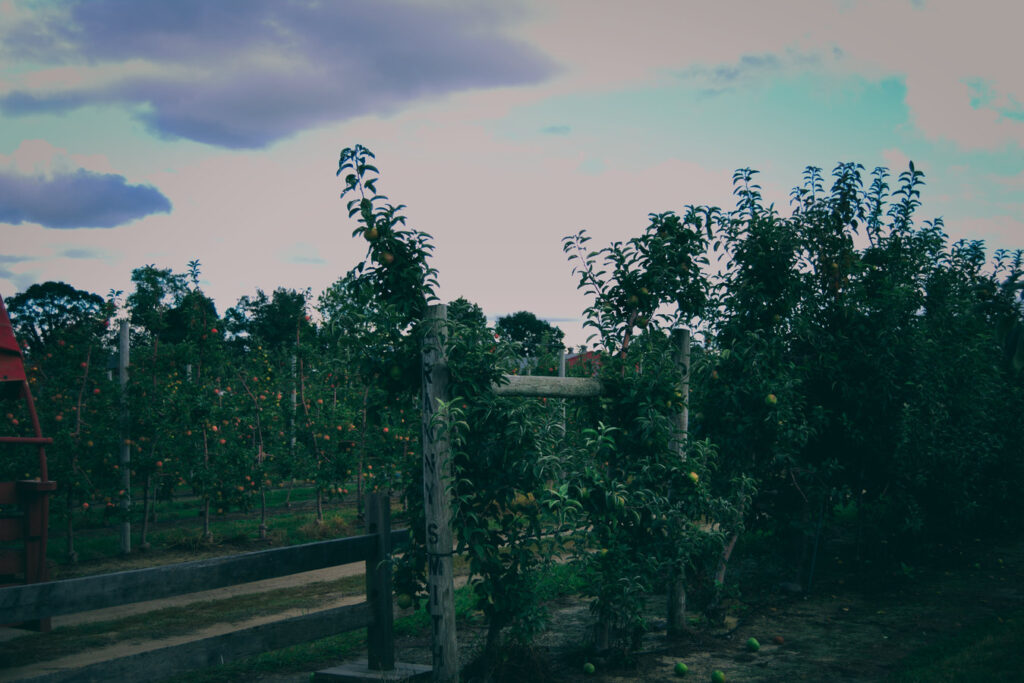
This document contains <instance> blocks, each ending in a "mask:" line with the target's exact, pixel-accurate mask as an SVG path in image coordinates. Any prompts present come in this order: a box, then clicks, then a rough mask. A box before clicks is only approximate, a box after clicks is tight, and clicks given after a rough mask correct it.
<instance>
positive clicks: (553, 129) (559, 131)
mask: <svg viewBox="0 0 1024 683" xmlns="http://www.w3.org/2000/svg"><path fill="white" fill-rule="evenodd" d="M540 132H541V133H544V134H545V135H568V134H569V133H570V132H572V127H571V126H566V125H560V126H545V127H544V128H541V130H540Z"/></svg>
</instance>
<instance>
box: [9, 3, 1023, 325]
mask: <svg viewBox="0 0 1024 683" xmlns="http://www.w3.org/2000/svg"><path fill="white" fill-rule="evenodd" d="M1022 26H1024V3H1019V2H1010V1H1006V0H1004V1H982V0H972V1H971V2H964V1H963V0H949V1H946V0H935V1H933V0H921V1H917V2H910V1H905V2H901V1H898V0H885V1H877V2H876V1H859V0H838V1H828V0H807V1H806V2H790V1H782V2H761V1H754V0H750V1H737V2H732V1H728V0H716V1H715V2H695V1H694V2H688V1H682V0H676V1H673V2H669V1H664V2H654V1H650V0H633V1H631V2H608V1H603V0H515V1H512V0H503V1H502V2H500V3H497V2H483V1H480V2H471V1H468V0H459V1H455V0H452V1H450V2H440V1H436V0H402V1H399V0H373V1H370V0H351V1H348V2H322V1H314V0H224V1H221V2H213V1H212V0H79V1H75V0H67V1H64V2H58V1H53V0H49V1H38V2H28V1H25V2H23V1H20V0H0V294H3V295H4V296H10V295H12V294H14V293H16V292H18V291H22V290H24V289H25V288H27V287H28V286H29V285H31V284H33V283H36V282H43V281H46V280H63V281H65V282H68V283H69V284H72V285H74V286H75V287H78V288H81V289H86V290H89V291H93V292H96V293H99V294H102V295H106V294H107V292H108V291H109V290H111V289H121V290H129V289H130V276H131V271H132V269H133V268H136V267H139V266H142V265H146V264H155V265H157V266H160V267H166V268H173V269H174V270H175V271H177V272H184V271H185V269H186V264H187V262H188V261H190V260H192V259H198V260H199V261H200V262H201V263H202V285H203V288H204V290H205V291H206V292H207V294H209V295H210V296H212V297H213V298H214V300H215V301H216V303H217V306H218V310H219V311H221V312H223V311H224V310H225V309H226V308H228V307H230V306H231V305H233V304H234V303H235V302H236V301H237V300H238V298H239V297H240V296H242V295H244V294H250V295H251V294H253V293H255V291H256V289H257V288H261V289H263V290H265V291H267V292H268V293H269V292H270V291H271V290H273V289H274V288H276V287H279V286H283V287H289V288H296V289H300V290H301V289H305V288H310V289H311V290H312V294H313V296H314V298H315V297H316V295H318V294H319V293H320V292H321V291H322V290H323V289H324V288H325V287H327V286H328V285H330V284H331V283H332V282H333V281H335V280H336V279H337V278H338V277H340V276H342V275H343V274H344V273H345V272H347V271H348V270H349V269H350V268H351V267H352V266H353V265H355V264H356V263H357V262H358V261H359V260H360V259H361V258H362V256H363V255H364V253H365V249H366V244H365V242H363V241H362V240H357V239H353V238H352V237H351V232H352V229H353V228H354V227H355V226H354V224H353V223H352V222H350V221H349V219H348V218H347V214H346V211H345V203H344V202H343V201H341V200H340V199H339V198H338V194H339V192H340V190H341V186H340V184H339V182H338V180H337V179H336V178H335V170H336V169H337V160H338V153H339V151H340V150H341V149H342V148H344V147H347V146H351V145H354V144H356V143H361V144H363V145H365V146H367V147H369V148H370V149H372V150H373V151H374V152H375V153H376V155H377V161H378V166H379V167H380V169H381V171H382V179H381V182H380V185H379V189H380V190H381V191H383V192H384V194H386V195H388V196H389V197H390V199H391V200H392V201H393V202H397V203H402V204H406V205H407V207H408V208H407V209H406V212H405V213H406V214H407V216H408V218H409V225H410V226H411V227H415V228H418V229H420V230H423V231H425V232H428V233H430V234H431V235H433V236H434V241H435V244H436V256H435V258H434V265H435V267H437V268H438V269H439V271H440V283H441V292H440V294H441V297H442V299H443V300H446V301H448V300H452V299H454V298H457V297H459V296H465V297H466V298H468V299H469V300H471V301H474V302H476V303H478V304H479V305H480V306H481V307H482V308H483V309H484V311H485V312H486V313H487V314H488V315H489V316H490V317H492V319H493V318H494V317H496V316H500V315H504V314H508V313H511V312H514V311H518V310H529V311H532V312H533V313H535V314H537V315H538V316H540V317H542V318H545V319H548V320H550V321H552V322H553V323H555V324H558V325H560V326H562V327H563V329H565V331H566V332H567V341H568V342H569V343H572V344H578V343H580V342H582V341H583V340H584V338H585V333H583V332H582V331H581V327H580V316H581V314H582V311H583V309H584V308H585V306H586V305H587V302H586V300H585V299H584V297H583V295H582V294H580V293H579V292H577V291H576V286H575V285H576V283H575V280H574V278H573V276H572V273H571V267H570V265H569V264H568V263H567V262H566V260H565V257H564V255H563V254H562V250H561V239H562V238H563V237H564V236H566V235H568V234H571V233H574V232H576V231H577V230H579V229H581V228H586V229H587V230H588V231H589V232H590V233H591V234H592V235H593V236H594V238H595V244H599V245H600V244H605V243H607V242H608V241H610V240H613V239H628V238H629V237H631V236H633V235H636V234H638V233H639V232H640V231H642V230H643V228H644V227H645V226H646V224H647V215H648V214H649V213H651V212H663V211H671V210H675V211H681V210H682V209H683V207H685V206H686V205H688V204H715V205H718V206H721V207H724V208H731V207H732V205H733V202H732V195H731V190H732V187H731V176H732V172H733V171H734V170H735V169H736V168H740V167H752V168H755V169H758V170H759V171H761V175H760V181H761V185H762V186H763V188H764V194H765V196H766V198H768V199H769V200H770V201H774V202H775V203H776V205H777V207H778V208H779V209H780V210H781V211H783V212H787V211H788V194H789V190H790V189H791V188H792V187H793V186H794V185H797V184H799V183H800V180H801V175H802V172H803V169H804V168H805V167H806V166H808V165H815V166H820V167H822V168H824V169H825V170H826V172H828V171H830V170H831V169H832V168H833V167H834V166H835V165H836V163H838V162H841V161H855V162H859V163H861V164H863V165H864V166H865V168H866V169H867V171H869V172H870V170H871V169H872V168H874V167H876V166H887V167H889V168H891V169H893V170H894V171H895V172H896V173H898V172H899V171H901V170H905V169H906V166H907V162H908V161H909V160H913V161H914V164H915V166H916V167H917V168H919V169H921V170H923V171H924V172H925V174H926V183H927V185H926V187H925V190H924V197H923V199H924V204H923V208H922V210H921V212H920V213H919V218H921V219H924V218H934V217H937V216H941V217H943V218H944V220H945V225H946V230H947V232H948V233H949V234H950V236H951V238H953V239H959V238H970V239H983V240H985V242H986V244H987V245H988V247H989V250H990V252H991V250H994V249H996V248H1017V247H1024V69H1021V68H1020V56H1019V45H1020V30H1021V27H1022Z"/></svg>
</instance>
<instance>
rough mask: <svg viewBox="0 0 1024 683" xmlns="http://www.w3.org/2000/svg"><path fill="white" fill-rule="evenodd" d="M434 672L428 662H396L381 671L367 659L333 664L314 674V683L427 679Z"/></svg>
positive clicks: (360, 682)
mask: <svg viewBox="0 0 1024 683" xmlns="http://www.w3.org/2000/svg"><path fill="white" fill-rule="evenodd" d="M433 672H434V669H433V667H431V666H430V665H428V664H406V663H403V662H395V668H394V669H391V670H390V671H379V670H377V669H371V668H369V666H368V663H367V661H366V660H365V659H359V660H356V661H353V662H347V663H345V664H341V665H339V666H332V667H331V668H330V669H323V670H322V671H317V672H316V673H315V674H313V681H314V683H338V682H339V681H349V682H351V683H362V682H363V681H427V680H430V678H431V676H432V674H433Z"/></svg>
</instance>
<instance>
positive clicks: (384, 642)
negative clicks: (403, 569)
mask: <svg viewBox="0 0 1024 683" xmlns="http://www.w3.org/2000/svg"><path fill="white" fill-rule="evenodd" d="M366 533H367V534H376V535H377V544H376V546H375V548H376V549H375V551H374V553H373V554H372V555H371V556H370V557H368V558H366V598H367V600H368V601H369V603H370V612H371V614H372V615H373V621H372V622H370V625H369V626H367V628H366V649H367V668H369V669H370V670H371V671H393V670H394V668H395V629H394V624H395V617H394V611H393V608H392V605H391V594H392V590H391V499H390V497H389V496H387V495H381V494H379V493H370V494H367V496H366Z"/></svg>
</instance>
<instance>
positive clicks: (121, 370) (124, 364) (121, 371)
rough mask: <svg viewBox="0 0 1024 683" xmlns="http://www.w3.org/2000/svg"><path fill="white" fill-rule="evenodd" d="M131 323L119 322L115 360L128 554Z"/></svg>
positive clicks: (123, 525)
mask: <svg viewBox="0 0 1024 683" xmlns="http://www.w3.org/2000/svg"><path fill="white" fill-rule="evenodd" d="M130 330H131V325H129V323H128V321H127V320H123V321H122V322H121V329H120V339H119V342H120V344H119V348H118V351H119V352H120V353H119V354H118V361H117V371H118V380H119V382H120V386H121V454H120V458H119V459H118V464H119V465H120V467H121V488H122V489H123V490H124V495H123V496H121V513H122V514H123V515H124V519H122V520H121V552H122V553H124V554H125V555H128V554H130V553H131V552H132V523H131V518H130V515H131V512H132V467H131V465H132V447H131V444H130V443H129V442H128V439H130V438H131V423H130V421H129V415H128V393H127V392H128V366H129V360H128V354H129V352H130V348H131V336H130Z"/></svg>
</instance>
